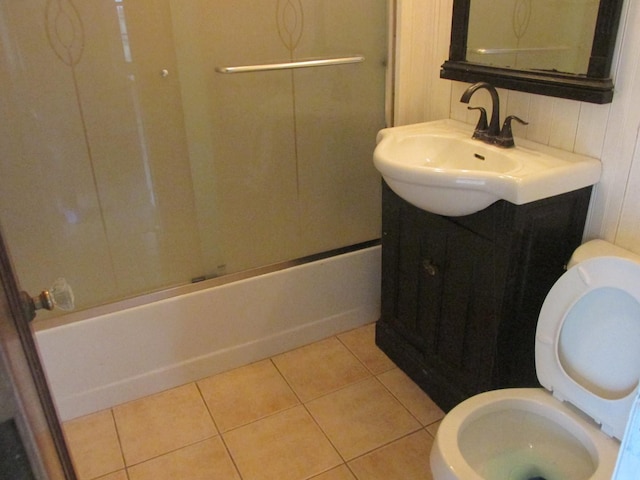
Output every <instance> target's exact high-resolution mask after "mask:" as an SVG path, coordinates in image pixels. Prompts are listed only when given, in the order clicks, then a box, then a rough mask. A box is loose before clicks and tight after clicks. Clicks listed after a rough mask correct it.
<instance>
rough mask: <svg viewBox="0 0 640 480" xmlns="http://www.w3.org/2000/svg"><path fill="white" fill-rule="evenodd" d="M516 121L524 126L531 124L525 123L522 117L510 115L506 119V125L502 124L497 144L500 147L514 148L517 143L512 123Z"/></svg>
mask: <svg viewBox="0 0 640 480" xmlns="http://www.w3.org/2000/svg"><path fill="white" fill-rule="evenodd" d="M512 120H515V121H516V122H520V123H521V124H522V125H529V122H525V121H524V120H522V119H521V118H520V117H516V116H515V115H509V116H508V117H507V118H505V119H504V123H503V124H502V130H500V135H498V138H496V141H495V144H496V145H497V146H498V147H506V148H509V147H514V146H515V143H514V141H513V132H512V131H511V121H512Z"/></svg>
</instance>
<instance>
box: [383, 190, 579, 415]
mask: <svg viewBox="0 0 640 480" xmlns="http://www.w3.org/2000/svg"><path fill="white" fill-rule="evenodd" d="M383 183H384V182H383ZM382 195H383V197H382V206H383V207H382V227H383V234H382V315H381V318H380V320H379V321H378V323H377V325H376V343H377V344H378V346H379V347H380V348H381V349H382V350H383V351H384V352H385V353H387V355H388V356H389V357H390V358H391V359H392V360H393V361H394V362H395V363H396V364H397V365H398V366H399V367H400V368H401V369H402V370H404V371H405V372H406V373H407V374H408V375H409V376H410V377H411V378H412V379H413V380H414V381H415V382H416V383H417V384H418V385H420V387H421V388H422V389H423V390H425V391H426V392H427V393H428V394H429V395H430V396H431V398H432V399H433V400H434V401H435V402H436V403H437V404H438V405H439V406H440V407H441V408H442V409H444V410H445V411H448V410H450V409H451V408H453V407H454V406H455V405H457V404H458V403H459V402H461V401H462V400H464V399H466V398H468V397H470V396H472V395H475V394H477V393H480V392H483V391H486V390H493V389H496V388H504V387H521V386H538V382H537V379H536V372H535V359H534V336H535V329H536V324H537V320H538V314H539V312H540V308H541V306H542V302H543V301H544V298H545V296H546V295H547V293H548V292H549V290H550V288H551V286H552V285H553V284H554V283H555V281H556V280H557V279H558V278H559V277H560V275H562V273H563V272H564V269H565V265H566V262H567V261H568V260H569V258H570V257H571V254H572V253H573V251H574V250H575V249H576V248H577V247H578V245H579V244H580V243H581V239H582V233H583V229H584V223H585V219H586V214H587V208H588V204H589V198H590V195H591V187H588V188H583V189H580V190H577V191H574V192H570V193H566V194H563V195H559V196H556V197H553V198H548V199H544V200H540V201H536V202H532V203H529V204H525V205H513V204H511V203H509V202H506V201H498V202H496V203H494V204H493V205H491V206H489V207H488V208H486V209H484V210H482V211H480V212H477V213H474V214H472V215H468V216H464V217H443V216H440V215H435V214H432V213H429V212H426V211H423V210H421V209H419V208H417V207H414V206H413V205H411V204H409V203H407V202H406V201H404V200H403V199H401V198H400V197H398V196H397V195H396V194H395V193H394V192H392V191H391V190H390V189H389V188H388V187H387V185H386V184H384V185H383V194H382Z"/></svg>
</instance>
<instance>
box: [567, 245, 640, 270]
mask: <svg viewBox="0 0 640 480" xmlns="http://www.w3.org/2000/svg"><path fill="white" fill-rule="evenodd" d="M612 256H613V257H623V258H628V259H629V260H633V261H634V262H637V263H640V255H637V254H635V253H633V252H630V251H629V250H625V249H624V248H622V247H618V246H617V245H614V244H613V243H609V242H607V241H605V240H590V241H588V242H586V243H583V244H582V245H580V246H579V247H578V248H576V251H575V252H573V255H571V259H570V260H569V263H568V264H567V268H568V269H569V268H571V267H573V266H574V265H576V264H578V263H580V262H584V261H585V260H588V259H589V258H593V257H612Z"/></svg>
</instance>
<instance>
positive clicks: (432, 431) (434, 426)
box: [425, 420, 442, 438]
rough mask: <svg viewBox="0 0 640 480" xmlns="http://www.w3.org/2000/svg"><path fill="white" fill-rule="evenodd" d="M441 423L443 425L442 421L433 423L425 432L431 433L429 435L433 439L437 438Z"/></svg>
mask: <svg viewBox="0 0 640 480" xmlns="http://www.w3.org/2000/svg"><path fill="white" fill-rule="evenodd" d="M440 423H442V420H440V421H439V422H436V423H432V424H431V425H429V426H428V427H427V428H425V430H426V431H427V432H429V434H430V435H431V436H432V437H433V438H436V435H437V433H438V428H439V427H440Z"/></svg>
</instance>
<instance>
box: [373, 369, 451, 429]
mask: <svg viewBox="0 0 640 480" xmlns="http://www.w3.org/2000/svg"><path fill="white" fill-rule="evenodd" d="M378 379H379V380H380V381H381V382H382V383H383V384H384V386H385V387H387V388H388V389H389V391H390V392H391V393H392V394H393V395H394V396H395V397H396V398H397V399H398V400H400V403H402V404H403V405H404V406H405V407H406V408H407V410H409V411H410V412H411V413H412V414H413V416H414V417H416V418H417V419H418V420H419V421H420V423H422V425H430V424H432V423H434V422H437V421H438V420H442V418H443V417H444V412H443V411H442V410H441V409H440V407H438V406H437V405H436V404H435V403H434V402H433V400H431V398H429V395H427V394H426V393H424V391H423V390H422V389H421V388H420V387H418V385H416V384H415V383H413V381H412V380H411V379H410V378H409V377H408V376H407V375H406V374H405V373H404V372H403V371H402V370H400V369H398V368H394V369H393V370H389V371H388V372H385V373H383V374H381V375H378Z"/></svg>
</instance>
